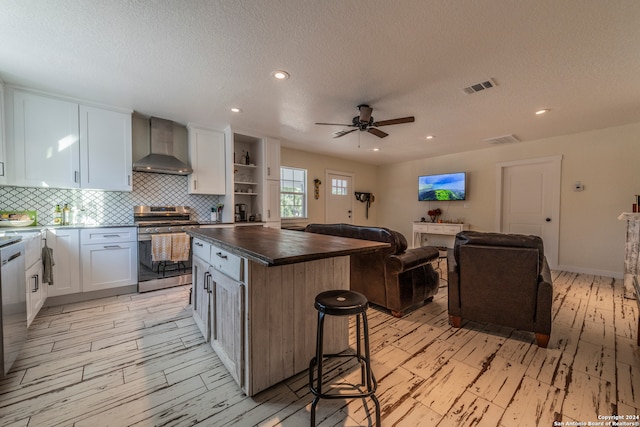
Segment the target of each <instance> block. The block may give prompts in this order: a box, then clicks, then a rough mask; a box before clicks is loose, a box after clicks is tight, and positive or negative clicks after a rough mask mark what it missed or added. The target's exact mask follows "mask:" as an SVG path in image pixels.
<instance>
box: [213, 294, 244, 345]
mask: <svg viewBox="0 0 640 427" xmlns="http://www.w3.org/2000/svg"><path fill="white" fill-rule="evenodd" d="M216 292H217V290H216V282H213V289H212V290H211V293H212V295H211V310H212V311H211V319H212V320H213V322H211V323H213V325H211V329H212V331H211V332H212V334H213V337H212V339H213V340H214V341H216V340H217V339H218V313H216V311H217V310H216ZM240 342H242V341H240Z"/></svg>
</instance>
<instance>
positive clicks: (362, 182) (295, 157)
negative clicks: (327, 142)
mask: <svg viewBox="0 0 640 427" xmlns="http://www.w3.org/2000/svg"><path fill="white" fill-rule="evenodd" d="M280 163H281V164H282V166H289V167H294V168H301V169H306V170H307V185H308V193H309V198H308V201H307V214H308V219H307V220H304V221H295V223H296V224H301V223H303V224H309V223H312V222H318V223H324V222H325V206H326V205H325V196H324V194H325V190H326V184H327V183H326V182H325V171H326V170H327V169H329V170H337V171H340V172H350V173H353V174H354V183H353V185H354V189H355V190H357V191H362V192H366V193H373V194H374V195H375V196H376V201H375V202H374V203H373V204H372V205H371V208H370V209H369V219H366V218H365V204H364V203H361V202H358V201H356V200H355V195H353V200H354V203H353V223H354V224H358V225H376V224H377V216H378V210H379V209H380V206H381V204H380V203H379V202H378V194H377V184H376V181H377V180H376V171H377V168H376V166H372V165H367V164H364V163H358V162H353V161H350V160H345V159H339V158H337V157H330V156H323V155H320V154H316V153H309V152H306V151H300V150H293V149H290V148H287V147H282V148H281V151H280ZM314 178H319V179H320V181H322V185H321V186H320V198H319V199H318V200H315V199H314V198H313V189H314V186H313V180H314ZM288 222H291V221H286V220H283V222H282V225H283V226H286V225H287V223H288Z"/></svg>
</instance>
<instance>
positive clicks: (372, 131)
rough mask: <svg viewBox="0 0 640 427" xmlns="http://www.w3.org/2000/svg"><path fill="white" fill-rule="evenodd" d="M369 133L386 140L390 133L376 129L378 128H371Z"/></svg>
mask: <svg viewBox="0 0 640 427" xmlns="http://www.w3.org/2000/svg"><path fill="white" fill-rule="evenodd" d="M367 132H369V133H372V134H374V135H375V136H377V137H378V138H384V137H385V136H388V135H389V134H388V133H386V132H382V131H381V130H380V129H376V128H369V129H367Z"/></svg>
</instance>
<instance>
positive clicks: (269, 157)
mask: <svg viewBox="0 0 640 427" xmlns="http://www.w3.org/2000/svg"><path fill="white" fill-rule="evenodd" d="M264 150H265V168H264V173H265V179H277V180H278V181H280V141H279V140H277V139H274V138H266V139H265V140H264Z"/></svg>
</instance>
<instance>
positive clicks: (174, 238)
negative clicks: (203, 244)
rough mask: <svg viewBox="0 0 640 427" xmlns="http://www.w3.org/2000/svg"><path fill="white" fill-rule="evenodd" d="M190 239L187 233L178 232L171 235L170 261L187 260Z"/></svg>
mask: <svg viewBox="0 0 640 427" xmlns="http://www.w3.org/2000/svg"><path fill="white" fill-rule="evenodd" d="M190 243H191V242H190V239H189V236H188V235H187V233H179V234H172V235H171V261H173V262H178V261H188V260H189V250H190V249H191V248H190Z"/></svg>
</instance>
